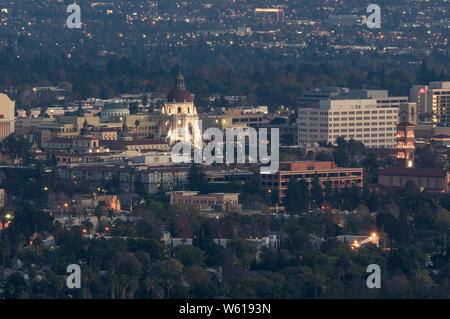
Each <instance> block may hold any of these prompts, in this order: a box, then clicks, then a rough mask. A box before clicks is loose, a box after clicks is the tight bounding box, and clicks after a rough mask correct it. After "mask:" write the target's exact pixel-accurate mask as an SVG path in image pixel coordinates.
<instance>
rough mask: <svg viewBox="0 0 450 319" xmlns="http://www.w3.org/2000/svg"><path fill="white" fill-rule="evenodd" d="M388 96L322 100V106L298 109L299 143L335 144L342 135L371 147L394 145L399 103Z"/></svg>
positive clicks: (389, 146)
mask: <svg viewBox="0 0 450 319" xmlns="http://www.w3.org/2000/svg"><path fill="white" fill-rule="evenodd" d="M389 99H391V98H388V100H386V103H384V102H383V100H380V102H378V101H377V100H376V99H359V100H321V101H320V105H319V108H302V109H299V110H298V118H297V125H298V145H299V146H300V147H309V146H311V145H314V144H315V143H319V142H325V143H327V144H328V143H332V144H335V142H336V139H337V138H338V137H340V136H342V137H344V138H345V139H347V140H349V139H354V140H356V141H360V142H362V143H364V145H365V146H367V147H371V148H383V147H384V148H393V147H395V145H396V139H395V137H396V131H397V129H396V126H397V124H398V110H399V108H398V103H399V102H393V101H395V100H390V101H391V102H388V101H389ZM397 101H399V100H397ZM396 103H397V104H396Z"/></svg>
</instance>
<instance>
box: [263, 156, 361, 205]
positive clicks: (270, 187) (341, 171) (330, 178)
mask: <svg viewBox="0 0 450 319" xmlns="http://www.w3.org/2000/svg"><path fill="white" fill-rule="evenodd" d="M316 175H317V177H318V178H319V181H320V184H321V186H322V188H323V189H325V188H331V189H340V188H345V187H352V186H357V187H360V188H362V187H363V179H364V172H363V168H342V167H338V166H337V165H336V163H334V162H282V163H280V166H279V171H278V172H277V173H275V174H261V185H262V187H263V188H264V189H265V190H266V191H267V192H270V193H272V192H276V196H277V198H278V202H279V203H283V198H284V197H285V195H286V192H287V189H288V185H289V181H290V179H291V177H294V178H295V179H296V180H297V181H300V180H302V179H304V180H305V181H306V182H307V183H308V185H309V186H311V181H312V179H313V178H314V177H315V176H316Z"/></svg>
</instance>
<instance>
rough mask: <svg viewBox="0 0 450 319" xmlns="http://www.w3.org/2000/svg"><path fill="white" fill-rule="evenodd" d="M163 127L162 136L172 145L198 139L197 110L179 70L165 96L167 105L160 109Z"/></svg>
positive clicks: (199, 134) (199, 136)
mask: <svg viewBox="0 0 450 319" xmlns="http://www.w3.org/2000/svg"><path fill="white" fill-rule="evenodd" d="M161 114H162V116H163V121H164V125H162V127H161V128H162V132H161V135H162V136H166V138H167V139H168V142H169V143H170V144H171V145H172V144H174V143H176V142H178V141H190V142H191V143H194V141H195V139H198V138H200V140H201V132H200V125H199V119H198V114H197V108H196V107H195V106H194V102H193V99H192V95H191V93H189V91H188V90H186V87H185V84H184V76H183V74H182V73H181V69H179V70H178V75H177V77H176V79H175V87H174V88H173V89H172V90H171V91H170V92H169V94H167V103H166V104H165V105H164V106H163V108H162V109H161Z"/></svg>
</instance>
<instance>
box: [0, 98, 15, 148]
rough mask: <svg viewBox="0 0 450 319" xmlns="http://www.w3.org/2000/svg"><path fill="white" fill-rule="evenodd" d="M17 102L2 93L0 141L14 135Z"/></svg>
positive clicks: (0, 99) (0, 100)
mask: <svg viewBox="0 0 450 319" xmlns="http://www.w3.org/2000/svg"><path fill="white" fill-rule="evenodd" d="M15 104H16V103H15V101H12V100H11V99H10V98H9V97H8V96H7V95H6V94H3V93H0V141H1V140H3V139H5V138H6V137H8V136H9V135H10V134H12V133H14V109H15Z"/></svg>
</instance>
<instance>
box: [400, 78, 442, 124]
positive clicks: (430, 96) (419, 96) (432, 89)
mask: <svg viewBox="0 0 450 319" xmlns="http://www.w3.org/2000/svg"><path fill="white" fill-rule="evenodd" d="M409 94H410V100H411V101H412V102H416V103H417V110H418V111H419V114H429V115H430V116H431V120H432V122H433V123H450V81H448V82H430V83H429V85H413V87H412V88H411V89H410V92H409Z"/></svg>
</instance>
